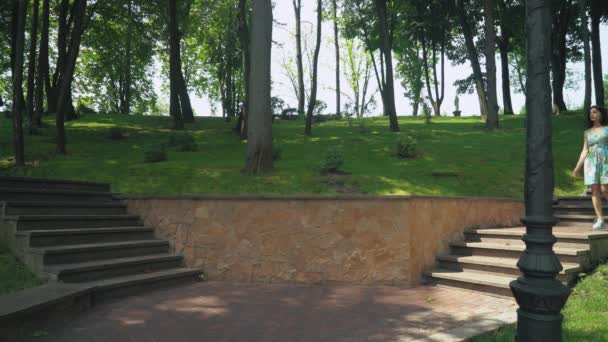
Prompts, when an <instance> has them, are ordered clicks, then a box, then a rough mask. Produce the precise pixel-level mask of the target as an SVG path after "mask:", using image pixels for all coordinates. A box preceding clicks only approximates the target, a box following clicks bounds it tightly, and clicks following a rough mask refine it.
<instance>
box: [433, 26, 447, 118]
mask: <svg viewBox="0 0 608 342" xmlns="http://www.w3.org/2000/svg"><path fill="white" fill-rule="evenodd" d="M440 53H441V62H440V63H441V81H439V80H438V78H439V76H437V65H436V64H435V63H434V61H435V44H433V78H434V85H435V103H434V104H433V108H434V110H435V116H441V104H442V103H443V98H444V95H445V39H444V37H443V35H442V37H441V52H440ZM439 82H441V93H439V89H438V83H439Z"/></svg>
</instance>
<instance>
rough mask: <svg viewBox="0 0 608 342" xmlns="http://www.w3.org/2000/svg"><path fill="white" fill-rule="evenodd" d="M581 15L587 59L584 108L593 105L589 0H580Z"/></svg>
mask: <svg viewBox="0 0 608 342" xmlns="http://www.w3.org/2000/svg"><path fill="white" fill-rule="evenodd" d="M578 5H579V16H580V19H581V28H580V30H581V37H582V39H583V51H584V60H585V99H584V100H583V108H584V110H587V109H588V108H589V107H591V47H590V44H589V18H588V16H587V0H579V2H578Z"/></svg>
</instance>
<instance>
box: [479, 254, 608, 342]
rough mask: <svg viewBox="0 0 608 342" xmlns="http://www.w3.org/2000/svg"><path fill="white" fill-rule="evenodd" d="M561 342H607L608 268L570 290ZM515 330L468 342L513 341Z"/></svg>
mask: <svg viewBox="0 0 608 342" xmlns="http://www.w3.org/2000/svg"><path fill="white" fill-rule="evenodd" d="M562 313H563V315H564V324H563V337H564V338H563V339H564V341H572V342H578V341H592V342H594V341H597V342H601V341H608V325H607V324H606V322H608V265H602V266H600V267H598V268H597V269H596V271H595V272H594V273H593V274H591V275H589V276H586V277H583V279H582V280H581V281H580V282H579V283H578V284H577V285H576V287H575V288H574V289H573V290H572V294H571V295H570V297H569V298H568V302H567V303H566V306H565V308H564V310H563V311H562ZM515 332H516V327H514V326H506V327H503V328H501V329H499V330H497V331H495V332H492V333H490V334H486V335H483V336H478V337H476V338H473V339H471V340H470V341H471V342H490V341H491V342H503V341H504V342H507V341H508V342H511V341H515V335H516V333H515Z"/></svg>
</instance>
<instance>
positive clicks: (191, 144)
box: [169, 134, 197, 152]
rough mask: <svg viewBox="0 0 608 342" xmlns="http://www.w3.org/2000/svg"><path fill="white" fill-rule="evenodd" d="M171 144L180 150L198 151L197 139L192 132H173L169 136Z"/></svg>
mask: <svg viewBox="0 0 608 342" xmlns="http://www.w3.org/2000/svg"><path fill="white" fill-rule="evenodd" d="M169 146H171V147H174V148H175V150H176V151H179V152H190V151H196V150H197V146H196V141H195V140H194V137H193V136H192V135H191V134H173V135H171V136H170V137H169Z"/></svg>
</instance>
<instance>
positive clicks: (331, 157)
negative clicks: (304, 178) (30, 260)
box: [319, 146, 344, 173]
mask: <svg viewBox="0 0 608 342" xmlns="http://www.w3.org/2000/svg"><path fill="white" fill-rule="evenodd" d="M343 164H344V151H343V149H342V147H340V146H331V147H329V148H328V149H327V150H326V151H325V154H324V155H323V159H321V164H320V165H319V169H320V171H321V173H329V172H337V171H338V170H340V167H342V165H343Z"/></svg>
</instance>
